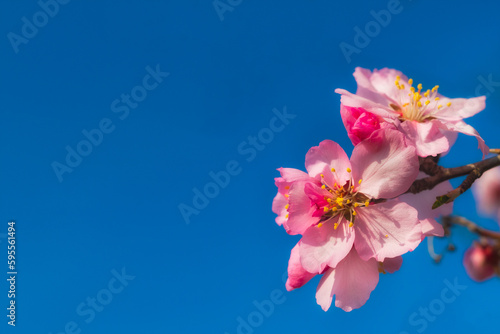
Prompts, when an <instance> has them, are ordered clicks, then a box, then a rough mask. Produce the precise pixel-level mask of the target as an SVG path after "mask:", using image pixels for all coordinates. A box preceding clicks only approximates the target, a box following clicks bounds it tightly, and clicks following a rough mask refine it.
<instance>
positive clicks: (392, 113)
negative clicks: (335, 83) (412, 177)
mask: <svg viewBox="0 0 500 334" xmlns="http://www.w3.org/2000/svg"><path fill="white" fill-rule="evenodd" d="M354 78H355V79H356V82H357V84H358V89H357V92H356V94H352V93H350V92H348V91H346V90H343V89H337V90H336V92H337V93H339V94H341V95H342V97H341V116H342V119H343V122H344V125H345V126H346V129H347V132H348V135H349V138H351V140H352V142H353V144H354V145H357V144H358V142H359V140H362V139H364V138H366V136H367V135H368V134H369V133H370V131H372V130H373V129H375V128H377V127H378V126H380V127H384V126H392V127H394V128H397V129H399V130H400V131H402V132H403V133H404V134H405V135H406V137H407V138H408V139H409V140H410V142H411V143H412V144H413V145H415V147H416V149H417V154H418V155H419V156H422V157H425V156H429V155H433V156H435V155H437V154H441V153H445V152H447V151H448V150H449V149H450V147H451V146H452V145H453V144H454V142H455V140H456V137H457V133H458V132H460V133H464V134H466V135H469V136H474V137H476V138H477V140H478V142H479V148H480V149H481V151H482V152H483V155H486V154H487V153H488V147H487V146H486V144H485V143H484V140H483V139H482V138H481V137H480V136H479V134H478V132H477V131H476V130H475V129H474V128H473V127H471V126H470V125H467V124H466V123H465V122H463V119H464V118H467V117H471V116H473V115H475V114H477V113H478V112H480V111H481V110H483V109H484V107H485V102H484V101H485V97H484V96H480V97H475V98H471V99H463V98H457V99H450V98H447V97H445V96H443V95H441V94H439V93H438V88H439V86H434V87H433V88H432V89H428V90H427V91H425V92H424V91H423V90H422V85H421V84H418V86H417V88H415V87H413V86H412V85H413V80H412V79H408V78H407V77H406V76H405V75H404V74H403V73H401V72H399V71H397V70H393V69H388V68H384V69H381V70H374V71H373V72H371V71H370V70H367V69H363V68H360V67H358V68H356V70H355V72H354ZM367 117H368V118H369V121H367V120H366V119H367ZM375 119H376V121H375ZM384 123H388V124H386V125H383V124H384Z"/></svg>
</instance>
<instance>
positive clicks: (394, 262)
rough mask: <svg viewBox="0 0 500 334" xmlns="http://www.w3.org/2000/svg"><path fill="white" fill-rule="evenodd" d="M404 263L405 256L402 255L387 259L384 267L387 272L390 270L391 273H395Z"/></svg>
mask: <svg viewBox="0 0 500 334" xmlns="http://www.w3.org/2000/svg"><path fill="white" fill-rule="evenodd" d="M402 264H403V258H402V257H401V256H397V257H393V258H387V259H385V260H384V262H383V264H382V266H383V267H384V270H385V271H386V272H388V273H389V274H394V273H395V272H396V271H398V270H399V268H401V265H402Z"/></svg>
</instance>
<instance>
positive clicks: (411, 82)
mask: <svg viewBox="0 0 500 334" xmlns="http://www.w3.org/2000/svg"><path fill="white" fill-rule="evenodd" d="M408 83H409V84H410V86H411V85H413V79H412V78H410V79H409V80H408Z"/></svg>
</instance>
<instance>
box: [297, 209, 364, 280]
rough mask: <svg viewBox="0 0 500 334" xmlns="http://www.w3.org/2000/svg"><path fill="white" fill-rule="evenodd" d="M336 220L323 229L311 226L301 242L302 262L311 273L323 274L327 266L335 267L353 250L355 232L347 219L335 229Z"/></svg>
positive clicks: (324, 225)
mask: <svg viewBox="0 0 500 334" xmlns="http://www.w3.org/2000/svg"><path fill="white" fill-rule="evenodd" d="M334 222H336V218H334V219H331V220H330V221H327V222H324V223H323V225H322V226H321V227H317V226H311V227H310V228H309V229H308V230H307V231H306V232H305V233H304V235H303V237H302V239H301V240H300V247H299V250H300V261H301V263H302V267H304V269H305V270H307V271H308V272H310V273H317V274H319V273H321V272H322V271H323V270H324V269H325V268H326V267H327V266H329V267H335V266H336V265H337V264H338V263H339V262H340V261H341V260H342V259H343V258H344V257H345V256H346V255H347V254H348V253H349V251H350V250H351V248H352V245H353V243H354V231H353V229H352V227H349V226H348V224H347V223H346V221H345V219H343V222H341V223H340V225H339V226H338V228H337V229H336V230H335V229H334Z"/></svg>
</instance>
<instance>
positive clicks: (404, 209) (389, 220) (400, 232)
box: [354, 199, 422, 261]
mask: <svg viewBox="0 0 500 334" xmlns="http://www.w3.org/2000/svg"><path fill="white" fill-rule="evenodd" d="M354 230H355V231H356V240H355V241H354V246H355V247H356V250H357V251H358V254H359V256H360V257H361V258H362V259H364V260H368V259H370V258H375V259H376V260H377V261H383V260H384V259H385V258H388V257H389V258H391V257H396V256H400V255H403V254H404V253H406V252H408V251H412V250H414V249H415V248H416V247H417V246H418V244H419V243H420V241H421V235H422V228H421V225H420V222H419V220H418V212H417V210H415V209H414V208H413V207H411V206H409V205H408V204H406V203H404V202H401V201H399V200H397V199H393V200H389V201H387V202H385V203H380V204H374V205H370V206H369V207H367V208H361V207H360V208H358V210H357V216H356V220H355V222H354Z"/></svg>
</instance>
